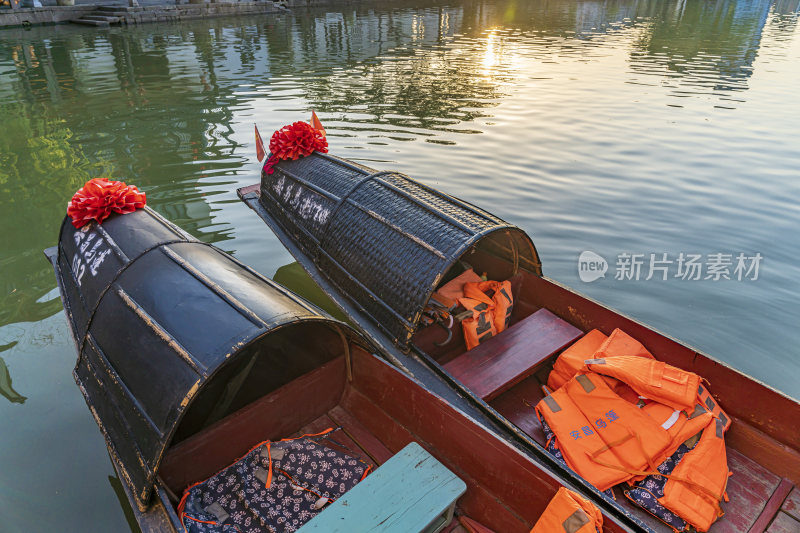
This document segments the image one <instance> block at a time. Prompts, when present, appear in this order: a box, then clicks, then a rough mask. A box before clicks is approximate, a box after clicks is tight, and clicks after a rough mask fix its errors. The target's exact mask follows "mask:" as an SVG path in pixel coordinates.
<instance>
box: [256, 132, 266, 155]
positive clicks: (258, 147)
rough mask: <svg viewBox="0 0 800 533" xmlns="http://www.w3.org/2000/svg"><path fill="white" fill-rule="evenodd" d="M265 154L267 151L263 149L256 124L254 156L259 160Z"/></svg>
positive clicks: (262, 142)
mask: <svg viewBox="0 0 800 533" xmlns="http://www.w3.org/2000/svg"><path fill="white" fill-rule="evenodd" d="M265 155H267V151H266V150H264V141H262V140H261V134H260V133H258V126H256V157H258V161H259V162H261V160H262V159H264V156H265Z"/></svg>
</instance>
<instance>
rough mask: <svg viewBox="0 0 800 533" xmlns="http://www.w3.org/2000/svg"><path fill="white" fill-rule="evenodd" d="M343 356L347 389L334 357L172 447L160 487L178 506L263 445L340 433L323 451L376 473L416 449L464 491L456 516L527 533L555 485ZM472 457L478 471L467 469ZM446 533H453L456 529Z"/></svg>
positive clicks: (364, 361) (444, 408)
mask: <svg viewBox="0 0 800 533" xmlns="http://www.w3.org/2000/svg"><path fill="white" fill-rule="evenodd" d="M351 352H352V374H353V379H352V380H349V379H347V372H346V365H345V361H344V357H338V358H337V359H334V360H332V361H330V362H328V363H325V364H323V365H322V366H321V367H319V368H317V369H315V370H313V371H311V372H309V373H308V374H305V375H303V376H301V377H299V378H297V379H295V380H294V381H292V382H290V383H288V384H287V385H284V386H283V387H281V388H279V389H278V390H276V391H274V392H272V393H269V394H267V395H266V396H264V397H262V398H260V399H258V400H256V401H254V402H252V403H251V404H249V405H247V406H245V407H243V408H241V409H239V410H238V411H237V412H235V413H233V414H231V415H228V416H227V417H226V418H223V419H222V420H220V421H218V422H216V423H214V424H213V425H212V426H209V427H208V428H205V429H203V430H201V431H200V432H198V433H196V434H194V435H192V436H190V437H188V438H186V439H185V440H183V441H181V442H179V443H177V444H175V445H173V446H172V447H171V448H170V449H168V450H167V452H166V453H165V456H164V461H163V462H162V465H161V469H160V477H161V480H162V483H163V484H164V485H166V486H167V487H168V488H169V489H170V490H171V491H172V492H173V493H175V494H176V495H177V496H178V497H180V495H181V493H182V492H183V490H184V489H185V488H186V487H187V486H189V485H190V484H192V483H195V482H197V481H201V480H204V479H207V478H208V477H210V476H212V475H214V474H215V473H216V472H218V471H220V470H221V469H222V468H224V467H226V466H228V465H230V464H232V463H233V462H235V461H236V460H238V459H239V458H240V457H242V456H244V455H245V454H246V453H247V452H248V450H250V449H252V448H253V447H254V446H256V445H257V444H259V443H260V442H263V441H264V440H268V439H269V440H279V439H282V438H290V437H296V436H301V435H304V434H314V433H319V432H321V431H324V430H326V429H328V428H337V427H340V428H341V431H336V432H335V433H333V434H332V435H331V436H330V437H329V438H326V439H325V440H323V441H322V443H323V444H325V445H327V446H330V447H333V448H338V449H339V450H340V451H344V452H345V453H348V454H350V455H353V456H356V457H359V458H360V459H362V460H364V461H365V462H367V463H369V464H370V465H372V466H374V467H379V466H380V465H381V464H383V463H384V462H385V461H387V460H388V459H389V458H391V457H392V456H393V455H394V454H396V453H397V452H398V451H400V450H401V449H403V448H404V447H405V446H406V445H407V444H408V443H410V442H417V443H419V444H420V445H421V446H423V447H424V448H425V449H427V450H428V451H429V452H430V453H431V454H433V455H434V456H435V457H436V459H437V460H439V461H440V462H441V463H442V464H444V466H446V467H447V468H448V469H450V471H452V472H453V473H454V474H455V475H457V476H458V477H459V478H461V479H462V480H463V481H464V482H465V483H466V485H467V492H466V493H465V494H464V495H463V496H462V497H461V499H460V500H459V501H458V504H457V508H456V513H457V514H458V513H463V514H464V515H467V516H469V517H470V518H472V519H474V520H476V521H478V522H480V523H484V524H486V526H487V527H492V529H494V530H496V531H504V532H506V531H508V532H517V531H518V532H525V531H529V530H530V528H531V526H532V523H533V522H535V519H536V518H537V517H538V514H536V513H537V512H541V511H542V510H543V509H544V507H546V505H547V503H548V501H549V499H550V497H552V494H554V493H555V490H556V489H557V488H558V486H559V485H558V482H557V480H556V479H555V478H549V477H548V476H543V475H542V473H541V471H539V470H537V469H536V468H534V467H533V466H532V465H531V463H530V462H529V461H528V460H527V459H526V458H525V457H524V456H523V455H521V454H519V453H517V452H516V451H515V450H514V449H513V448H512V447H511V446H509V445H508V444H507V443H505V442H503V441H502V440H500V439H496V438H494V437H491V436H490V435H489V434H488V433H486V432H485V431H483V430H482V429H480V428H479V427H478V426H476V425H475V424H474V423H473V422H472V421H471V419H469V418H467V417H464V416H463V415H461V414H460V412H459V411H457V410H455V409H454V408H453V407H452V406H450V405H449V404H447V403H446V402H445V401H443V400H442V399H440V398H439V397H437V396H434V395H433V394H431V393H430V392H428V391H426V390H425V389H423V388H422V387H420V386H419V385H418V384H417V383H416V382H414V381H412V380H411V379H409V378H407V377H406V376H404V375H403V374H401V373H400V372H398V371H397V370H396V369H394V368H393V367H391V366H390V365H388V364H387V363H386V362H384V361H382V360H380V359H378V358H377V357H375V356H373V355H370V354H368V353H367V352H365V351H363V350H362V349H360V348H359V347H356V346H353V347H352V350H351ZM310 391H313V392H310ZM475 450H482V452H481V456H482V457H483V460H482V461H475V460H473V459H474V455H475V453H476V452H475ZM503 472H514V473H515V486H520V487H525V490H514V491H511V490H509V482H508V479H507V477H506V476H504V475H502V473H503ZM450 530H452V531H456V532H458V531H460V529H459V527H458V526H457V524H455V523H454V524H451V526H450V528H449V529H446V530H445V531H450Z"/></svg>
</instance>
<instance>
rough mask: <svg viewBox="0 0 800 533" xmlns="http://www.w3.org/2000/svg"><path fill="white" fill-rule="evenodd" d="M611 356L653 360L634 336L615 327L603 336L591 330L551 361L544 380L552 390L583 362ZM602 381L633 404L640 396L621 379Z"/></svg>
mask: <svg viewBox="0 0 800 533" xmlns="http://www.w3.org/2000/svg"><path fill="white" fill-rule="evenodd" d="M611 355H632V356H637V357H645V358H647V359H654V357H653V355H652V354H651V353H650V352H649V351H647V349H646V348H645V347H644V346H643V345H642V344H641V343H640V342H639V341H637V340H636V339H634V338H633V337H631V336H630V335H628V334H627V333H625V332H624V331H622V330H621V329H619V328H617V329H615V330H614V331H613V332H611V335H609V336H606V335H604V334H603V333H602V332H601V331H600V330H597V329H593V330H591V331H590V332H589V333H587V334H586V335H584V336H583V337H581V338H580V339H579V340H578V341H576V342H574V343H573V344H572V345H571V346H570V347H569V348H567V349H566V350H564V351H563V352H561V354H560V355H559V356H558V358H557V359H556V361H555V363H554V364H553V371H552V372H551V373H550V376H549V377H548V379H547V386H548V387H550V389H551V390H555V389H557V388H559V387H560V386H562V385H563V384H564V383H566V382H567V381H569V380H570V379H572V378H573V377H574V376H575V375H576V374H578V373H580V372H582V371H583V370H585V369H586V365H585V364H584V361H586V360H587V359H593V358H595V357H601V356H602V357H606V356H611ZM604 379H605V381H606V383H608V386H609V387H611V388H612V389H613V390H614V392H616V393H617V394H619V395H620V396H621V397H622V398H624V399H625V400H628V401H629V402H631V403H636V402H637V401H638V399H639V395H638V394H636V393H635V392H634V391H633V389H631V388H630V387H629V386H628V385H626V384H625V383H624V382H622V381H619V380H617V379H614V378H612V377H609V376H605V378H604Z"/></svg>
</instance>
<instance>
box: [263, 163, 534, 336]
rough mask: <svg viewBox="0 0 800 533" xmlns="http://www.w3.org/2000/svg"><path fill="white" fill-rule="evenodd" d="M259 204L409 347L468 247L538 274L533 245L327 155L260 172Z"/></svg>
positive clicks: (472, 212) (430, 192) (458, 207)
mask: <svg viewBox="0 0 800 533" xmlns="http://www.w3.org/2000/svg"><path fill="white" fill-rule="evenodd" d="M259 201H260V203H261V205H262V206H263V207H264V209H265V210H266V211H267V212H268V214H269V215H270V216H271V217H273V218H274V219H275V220H276V221H277V222H278V223H279V224H280V225H281V226H282V228H283V230H284V231H285V232H286V233H288V234H289V235H291V236H293V237H294V239H295V240H296V241H297V242H298V244H299V246H300V247H301V248H304V250H303V251H304V253H305V254H306V256H307V257H311V258H313V262H314V264H315V266H316V267H317V268H318V269H319V270H320V271H322V272H324V273H325V275H326V277H327V278H328V279H329V280H330V281H331V283H332V284H333V285H334V286H335V287H336V289H337V290H338V291H340V292H341V293H342V294H344V295H346V296H347V298H348V299H349V300H350V301H351V302H352V303H353V304H354V305H355V306H356V307H357V308H359V309H360V310H361V311H362V312H364V313H366V314H367V315H368V316H370V317H371V319H372V320H373V321H374V322H375V323H376V324H377V325H378V326H379V327H380V328H382V329H383V330H384V331H385V332H386V333H387V334H388V335H389V336H390V338H392V339H393V341H394V342H395V343H396V344H398V345H399V346H401V347H403V348H405V347H406V346H407V344H408V341H409V339H410V338H411V336H412V335H413V334H414V332H415V330H416V328H417V326H418V324H419V321H420V318H421V314H422V311H423V308H424V307H425V305H426V304H427V303H428V300H429V299H430V297H431V294H432V293H433V292H434V290H435V289H436V287H437V286H438V285H439V284H440V283H441V282H442V280H443V279H445V277H446V276H447V274H448V272H449V271H450V269H451V268H452V267H453V266H454V265H455V264H456V263H457V262H458V261H459V259H461V258H462V256H463V255H464V254H465V253H466V252H467V251H468V250H470V249H471V248H473V247H478V248H480V249H481V250H482V251H484V252H487V253H490V254H492V255H493V256H494V257H496V258H498V259H500V260H501V261H503V262H505V263H506V264H507V265H508V272H505V275H507V276H511V275H513V274H515V273H516V272H517V271H519V270H520V269H523V270H526V271H528V272H531V273H534V274H537V275H541V263H540V261H539V256H538V254H537V252H536V248H535V247H534V245H533V242H532V241H531V239H530V237H528V235H527V234H526V233H525V232H524V231H522V230H521V229H519V228H517V227H516V226H513V225H511V224H509V223H507V222H505V221H503V220H501V219H499V218H497V217H495V216H494V215H491V214H489V213H487V212H486V211H483V210H482V209H479V208H477V207H475V206H473V205H471V204H468V203H467V202H464V201H462V200H459V199H457V198H454V197H452V196H448V195H446V194H443V193H441V192H439V191H436V190H434V189H432V188H430V187H427V186H425V185H423V184H421V183H419V182H417V181H415V180H413V179H411V178H409V177H408V176H405V175H403V174H400V173H398V172H391V171H384V172H379V171H376V170H374V169H371V168H369V167H366V166H362V165H359V164H356V163H353V162H349V161H346V160H343V159H340V158H337V157H334V156H331V155H328V154H321V153H318V152H315V153H314V154H312V155H310V156H308V157H304V158H301V159H298V160H295V161H291V160H290V161H282V162H280V163H278V164H277V165H275V167H274V172H273V173H272V174H267V173H266V172H262V176H261V185H260V200H259Z"/></svg>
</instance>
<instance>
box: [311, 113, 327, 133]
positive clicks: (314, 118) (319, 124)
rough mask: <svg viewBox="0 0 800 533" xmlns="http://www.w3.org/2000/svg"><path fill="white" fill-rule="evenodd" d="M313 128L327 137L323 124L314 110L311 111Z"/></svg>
mask: <svg viewBox="0 0 800 533" xmlns="http://www.w3.org/2000/svg"><path fill="white" fill-rule="evenodd" d="M311 127H312V128H314V129H315V130H317V131H319V132H320V133H321V134H322V136H323V137H325V128H323V127H322V122H320V121H319V118H318V117H317V114H316V113H315V112H314V110H313V109H312V110H311Z"/></svg>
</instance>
